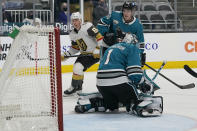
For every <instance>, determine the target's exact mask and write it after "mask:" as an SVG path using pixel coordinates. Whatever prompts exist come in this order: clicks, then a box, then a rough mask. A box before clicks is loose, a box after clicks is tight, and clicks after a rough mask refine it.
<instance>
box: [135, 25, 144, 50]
mask: <svg viewBox="0 0 197 131" xmlns="http://www.w3.org/2000/svg"><path fill="white" fill-rule="evenodd" d="M137 27H138V29H137V32H136V36H137V39H138V42H139V49H140V52H141V53H143V52H144V46H145V45H144V33H143V26H142V24H140V23H139V24H138V26H137Z"/></svg>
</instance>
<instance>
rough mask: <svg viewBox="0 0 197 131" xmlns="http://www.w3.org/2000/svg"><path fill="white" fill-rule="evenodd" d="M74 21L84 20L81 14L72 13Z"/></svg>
mask: <svg viewBox="0 0 197 131" xmlns="http://www.w3.org/2000/svg"><path fill="white" fill-rule="evenodd" d="M74 19H82V17H81V14H80V13H79V12H74V13H72V15H71V20H74Z"/></svg>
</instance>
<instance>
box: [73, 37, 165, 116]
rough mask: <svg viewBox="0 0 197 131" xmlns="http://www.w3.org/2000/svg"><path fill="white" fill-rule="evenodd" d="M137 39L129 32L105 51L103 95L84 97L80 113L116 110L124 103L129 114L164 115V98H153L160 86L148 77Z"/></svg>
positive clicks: (101, 73)
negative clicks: (142, 66) (143, 66)
mask: <svg viewBox="0 0 197 131" xmlns="http://www.w3.org/2000/svg"><path fill="white" fill-rule="evenodd" d="M134 40H135V39H134V38H133V35H131V34H128V33H127V34H126V35H125V37H124V39H123V40H122V42H119V43H117V44H114V45H112V46H110V47H109V48H108V49H107V50H106V51H105V54H104V56H103V58H102V59H101V61H100V65H99V69H98V72H97V89H98V90H99V93H100V94H99V93H97V94H96V93H95V94H88V95H84V94H82V95H80V98H79V100H78V105H76V107H75V111H76V112H80V113H83V112H86V111H87V112H90V111H105V110H107V109H108V110H110V111H114V110H117V109H118V108H119V106H120V103H121V104H122V105H123V106H124V107H126V109H127V111H128V112H130V113H134V114H136V115H138V116H144V117H147V116H159V115H161V114H162V111H163V102H162V101H163V100H162V97H160V96H152V94H153V92H154V89H155V86H157V85H156V84H155V83H154V82H152V81H151V80H150V79H149V78H148V77H147V75H146V74H144V71H143V70H142V68H141V62H140V56H139V52H140V49H139V48H138V47H136V43H135V41H134ZM145 94H146V95H145ZM87 99H89V100H87Z"/></svg>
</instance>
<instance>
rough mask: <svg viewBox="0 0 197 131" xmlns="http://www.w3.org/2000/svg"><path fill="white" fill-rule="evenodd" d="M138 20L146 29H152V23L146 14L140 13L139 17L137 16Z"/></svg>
mask: <svg viewBox="0 0 197 131" xmlns="http://www.w3.org/2000/svg"><path fill="white" fill-rule="evenodd" d="M136 18H138V19H139V20H140V21H141V23H142V25H143V27H144V29H151V25H150V21H149V19H148V17H147V16H146V14H145V13H140V14H139V15H136Z"/></svg>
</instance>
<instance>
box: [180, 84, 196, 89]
mask: <svg viewBox="0 0 197 131" xmlns="http://www.w3.org/2000/svg"><path fill="white" fill-rule="evenodd" d="M194 87H195V84H194V83H191V84H188V85H185V86H179V88H181V89H191V88H194Z"/></svg>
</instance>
